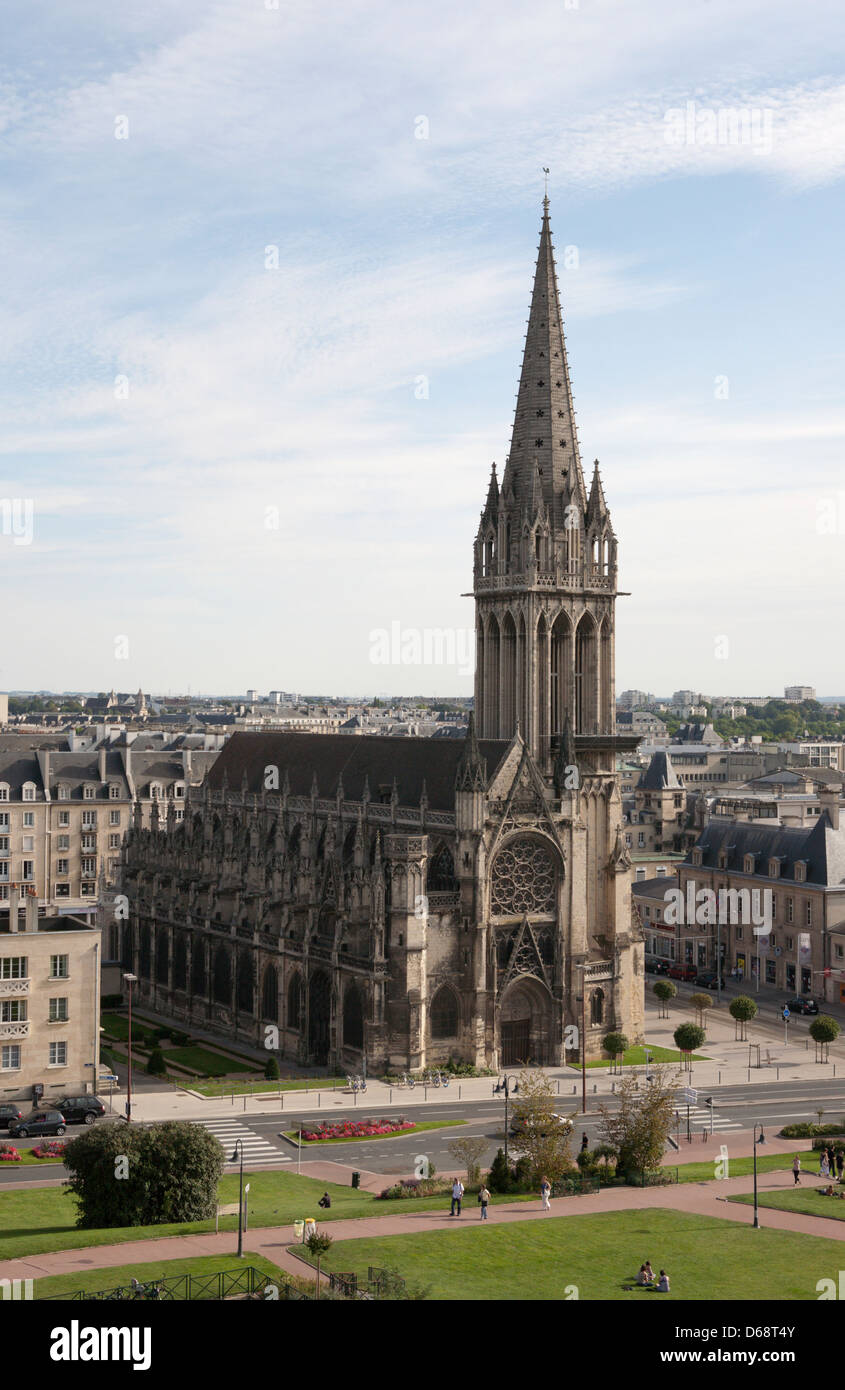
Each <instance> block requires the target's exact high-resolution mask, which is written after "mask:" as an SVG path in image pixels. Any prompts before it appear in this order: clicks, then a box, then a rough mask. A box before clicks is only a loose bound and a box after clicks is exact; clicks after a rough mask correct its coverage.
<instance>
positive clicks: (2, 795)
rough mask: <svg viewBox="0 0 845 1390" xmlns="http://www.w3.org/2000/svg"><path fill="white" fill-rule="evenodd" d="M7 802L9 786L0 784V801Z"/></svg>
mask: <svg viewBox="0 0 845 1390" xmlns="http://www.w3.org/2000/svg"><path fill="white" fill-rule="evenodd" d="M8 800H9V784H8V782H0V801H8Z"/></svg>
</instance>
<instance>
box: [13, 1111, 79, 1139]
mask: <svg viewBox="0 0 845 1390" xmlns="http://www.w3.org/2000/svg"><path fill="white" fill-rule="evenodd" d="M66 1128H67V1126H66V1125H65V1117H64V1115H63V1114H62V1112H61V1110H30V1112H29V1114H28V1115H24V1117H23V1119H22V1120H13V1121H12V1123H11V1124H10V1125H9V1134H10V1135H14V1136H15V1138H16V1139H26V1137H27V1135H28V1134H36V1135H37V1134H64V1132H65V1129H66Z"/></svg>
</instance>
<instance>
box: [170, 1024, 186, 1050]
mask: <svg viewBox="0 0 845 1390" xmlns="http://www.w3.org/2000/svg"><path fill="white" fill-rule="evenodd" d="M169 1036H170V1041H171V1042H172V1043H173V1046H174V1047H187V1046H188V1045H189V1043H190V1041H191V1039H190V1035H189V1034H188V1033H180V1032H178V1031H177V1030H176V1029H175V1028H174V1029H173V1030H172V1031H171V1033H170V1035H169Z"/></svg>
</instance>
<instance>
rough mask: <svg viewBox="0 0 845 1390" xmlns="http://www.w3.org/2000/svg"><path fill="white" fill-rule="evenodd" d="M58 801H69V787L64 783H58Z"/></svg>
mask: <svg viewBox="0 0 845 1390" xmlns="http://www.w3.org/2000/svg"><path fill="white" fill-rule="evenodd" d="M59 800H60V801H70V787H69V786H68V785H67V783H66V782H60V783H59Z"/></svg>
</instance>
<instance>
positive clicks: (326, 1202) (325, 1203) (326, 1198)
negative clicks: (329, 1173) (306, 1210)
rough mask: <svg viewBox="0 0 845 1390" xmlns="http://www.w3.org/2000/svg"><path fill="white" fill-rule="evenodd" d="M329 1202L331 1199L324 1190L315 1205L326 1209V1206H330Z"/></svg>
mask: <svg viewBox="0 0 845 1390" xmlns="http://www.w3.org/2000/svg"><path fill="white" fill-rule="evenodd" d="M331 1204H332V1199H331V1197H330V1196H329V1194H328V1192H324V1193H323V1195H322V1197H321V1198H320V1200H319V1202H318V1203H317V1206H318V1207H325V1208H326V1209H328V1208H329V1207H330V1206H331Z"/></svg>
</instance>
